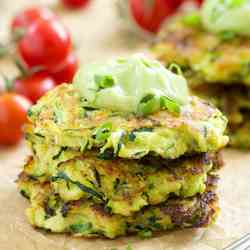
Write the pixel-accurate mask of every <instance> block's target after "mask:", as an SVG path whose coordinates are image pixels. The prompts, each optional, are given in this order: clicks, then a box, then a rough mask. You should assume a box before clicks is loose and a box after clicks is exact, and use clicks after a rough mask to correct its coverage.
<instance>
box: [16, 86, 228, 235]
mask: <svg viewBox="0 0 250 250" xmlns="http://www.w3.org/2000/svg"><path fill="white" fill-rule="evenodd" d="M82 103H83V100H82V97H81V95H80V93H79V91H78V90H77V89H76V88H75V87H74V86H73V85H66V84H65V85H61V86H59V87H57V88H55V89H54V90H52V91H50V92H49V93H48V94H47V95H46V96H44V97H43V98H42V99H41V100H40V101H39V102H38V103H37V104H36V105H35V106H33V107H32V109H31V110H30V111H29V114H28V115H29V120H30V123H29V124H28V125H27V127H26V140H27V141H28V143H29V145H30V148H31V150H32V156H31V157H30V158H29V159H28V161H27V163H26V164H25V166H24V169H23V172H22V173H21V174H20V175H19V179H18V186H19V190H20V192H21V194H22V195H23V196H24V197H26V198H28V199H29V201H30V207H29V208H28V209H27V213H26V214H27V217H28V220H29V222H30V223H31V224H32V225H34V226H36V227H39V228H43V229H46V230H48V231H52V232H68V233H71V234H73V235H77V236H87V237H91V236H105V237H108V238H115V237H118V236H122V235H127V234H134V233H138V234H139V235H141V236H144V237H146V236H150V235H151V234H152V232H154V231H164V230H169V229H174V228H185V227H203V226H207V225H209V224H211V223H212V222H213V221H214V220H215V218H216V216H217V213H218V210H219V209H218V200H217V195H216V193H215V187H216V183H217V179H218V177H217V175H216V171H217V170H218V169H219V168H220V166H221V164H222V161H221V159H220V157H219V154H218V151H219V150H220V149H221V148H223V147H224V146H225V144H226V143H227V141H228V138H227V136H225V135H224V130H225V127H226V123H227V121H226V119H225V117H224V116H223V115H222V114H221V112H220V111H219V110H217V109H216V108H214V107H213V106H211V105H210V104H208V103H207V102H204V101H202V100H200V99H199V98H196V97H190V103H189V104H188V106H186V107H185V109H184V110H183V111H182V112H181V114H179V115H176V114H172V113H170V112H168V111H167V110H162V111H159V112H157V113H153V114H151V115H148V116H146V117H138V116H136V115H134V114H125V113H119V112H114V111H108V110H103V109H93V108H89V107H83V105H82Z"/></svg>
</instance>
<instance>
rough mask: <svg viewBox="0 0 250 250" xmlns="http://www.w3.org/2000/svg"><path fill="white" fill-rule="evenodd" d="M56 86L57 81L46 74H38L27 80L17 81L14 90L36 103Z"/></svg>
mask: <svg viewBox="0 0 250 250" xmlns="http://www.w3.org/2000/svg"><path fill="white" fill-rule="evenodd" d="M55 86H56V82H55V80H54V79H53V78H52V77H50V76H49V75H48V74H47V73H45V72H38V73H35V74H33V75H30V76H28V77H26V78H21V79H17V80H16V81H15V83H14V90H15V91H16V92H17V93H19V94H21V95H24V96H26V97H27V98H28V99H29V100H31V101H32V102H33V103H35V102H36V101H37V100H38V99H39V98H40V97H41V96H43V95H44V94H45V93H46V92H47V91H49V90H51V89H53V88H54V87H55Z"/></svg>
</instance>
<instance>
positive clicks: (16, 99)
mask: <svg viewBox="0 0 250 250" xmlns="http://www.w3.org/2000/svg"><path fill="white" fill-rule="evenodd" d="M30 106H31V102H30V101H29V100H28V99H27V98H25V97H23V96H21V95H18V94H15V93H4V94H1V95H0V144H2V145H13V144H15V143H17V142H18V141H19V140H20V139H21V138H22V127H23V125H24V123H25V122H26V121H27V118H26V113H27V111H28V109H29V108H30Z"/></svg>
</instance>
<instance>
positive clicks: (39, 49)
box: [18, 19, 71, 69]
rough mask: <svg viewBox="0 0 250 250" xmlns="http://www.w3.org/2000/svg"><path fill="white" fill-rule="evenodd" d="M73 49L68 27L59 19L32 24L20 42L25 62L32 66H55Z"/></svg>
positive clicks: (20, 49) (21, 53)
mask: <svg viewBox="0 0 250 250" xmlns="http://www.w3.org/2000/svg"><path fill="white" fill-rule="evenodd" d="M70 49H71V38H70V35H69V32H68V31H67V29H66V28H65V27H64V26H63V24H62V23H60V22H59V21H58V20H56V19H53V20H42V19H41V20H38V21H37V22H35V23H34V24H33V25H31V26H30V27H29V28H28V30H27V32H26V33H25V35H24V37H23V38H22V39H21V41H20V42H19V44H18V50H19V53H20V55H21V56H22V58H23V60H24V62H25V63H26V64H27V65H28V66H30V67H33V66H38V65H39V66H43V67H45V68H48V69H49V68H50V67H54V66H55V65H56V64H57V63H59V62H61V61H62V60H63V59H64V58H65V57H66V56H67V55H68V53H69V51H70Z"/></svg>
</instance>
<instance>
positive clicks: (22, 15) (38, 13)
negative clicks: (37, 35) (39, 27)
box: [11, 7, 55, 31]
mask: <svg viewBox="0 0 250 250" xmlns="http://www.w3.org/2000/svg"><path fill="white" fill-rule="evenodd" d="M53 18H55V15H54V13H53V12H52V11H50V10H49V9H48V8H45V7H30V8H28V9H25V10H23V11H21V12H19V13H18V14H17V15H16V16H15V17H14V19H13V20H12V23H11V29H12V30H13V31H14V30H15V29H16V28H27V27H29V26H30V25H31V24H33V23H34V22H35V21H37V20H40V19H44V20H50V19H53Z"/></svg>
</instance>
